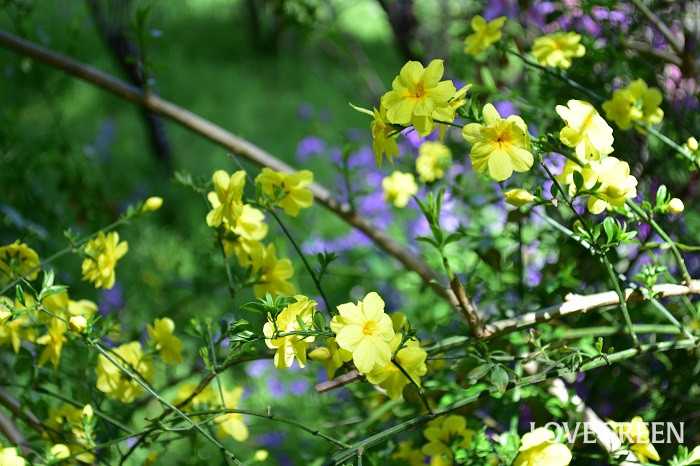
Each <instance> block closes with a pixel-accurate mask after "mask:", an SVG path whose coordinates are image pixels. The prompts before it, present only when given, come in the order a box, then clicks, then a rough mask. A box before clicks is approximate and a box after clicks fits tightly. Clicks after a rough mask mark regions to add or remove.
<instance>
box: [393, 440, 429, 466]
mask: <svg viewBox="0 0 700 466" xmlns="http://www.w3.org/2000/svg"><path fill="white" fill-rule="evenodd" d="M391 459H393V460H403V463H402V464H407V465H408V466H421V465H422V464H423V463H424V462H425V455H424V454H423V453H421V451H420V450H419V449H418V448H414V447H413V444H412V443H411V442H409V441H407V440H404V441H403V442H399V444H398V446H397V448H396V451H395V452H394V453H392V455H391Z"/></svg>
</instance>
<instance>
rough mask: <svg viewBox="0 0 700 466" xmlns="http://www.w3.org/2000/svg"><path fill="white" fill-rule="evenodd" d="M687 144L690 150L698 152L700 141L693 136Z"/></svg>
mask: <svg viewBox="0 0 700 466" xmlns="http://www.w3.org/2000/svg"><path fill="white" fill-rule="evenodd" d="M685 144H686V145H687V146H688V149H690V150H692V151H696V150H698V140H697V139H695V138H694V137H692V136H691V137H689V138H688V141H687V142H686V143H685Z"/></svg>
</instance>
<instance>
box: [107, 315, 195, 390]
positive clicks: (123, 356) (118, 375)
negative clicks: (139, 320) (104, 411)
mask: <svg viewBox="0 0 700 466" xmlns="http://www.w3.org/2000/svg"><path fill="white" fill-rule="evenodd" d="M147 330H148V335H149V336H150V338H151V342H152V348H153V351H157V352H158V354H159V355H160V358H161V359H162V360H163V362H165V363H166V364H169V365H170V366H173V367H175V365H177V364H180V363H181V362H182V354H181V353H182V342H181V341H180V339H179V338H177V337H176V336H175V335H174V334H173V333H174V331H175V323H174V322H173V321H172V320H171V319H170V318H168V317H164V318H162V319H155V320H154V321H153V325H150V324H149V325H148V326H147ZM153 351H144V349H143V348H142V346H141V343H140V342H138V341H132V342H129V343H124V344H122V345H120V346H118V347H116V348H114V349H113V350H112V352H113V353H114V354H115V355H116V356H117V357H116V358H115V359H116V360H117V362H119V363H120V364H122V365H124V367H126V368H127V369H129V370H130V371H132V372H133V373H134V375H135V376H136V377H138V378H139V379H140V380H141V381H142V382H147V383H151V382H152V381H153V375H154V374H155V366H154V365H153V358H152V353H153ZM95 373H96V374H97V389H98V390H100V391H101V392H103V393H104V394H105V395H107V398H109V399H112V400H119V401H121V402H122V403H131V402H133V401H134V400H135V399H136V398H138V397H139V396H141V395H142V394H143V388H142V387H141V385H139V383H138V382H137V381H135V380H132V379H131V378H129V377H128V376H127V375H126V374H124V373H123V372H122V370H121V369H120V368H119V367H117V366H116V365H115V364H114V363H113V362H112V361H110V360H109V359H108V358H107V357H106V356H104V355H100V356H99V357H98V358H97V367H96V368H95Z"/></svg>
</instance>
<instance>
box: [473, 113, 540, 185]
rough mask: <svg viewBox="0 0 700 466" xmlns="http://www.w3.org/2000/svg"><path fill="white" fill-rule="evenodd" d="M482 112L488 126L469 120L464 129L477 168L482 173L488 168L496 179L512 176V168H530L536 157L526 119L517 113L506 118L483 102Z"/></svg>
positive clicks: (525, 169)
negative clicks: (532, 149) (531, 149)
mask: <svg viewBox="0 0 700 466" xmlns="http://www.w3.org/2000/svg"><path fill="white" fill-rule="evenodd" d="M483 114H484V122H485V123H486V124H485V125H480V124H478V123H469V124H468V125H466V126H465V127H464V128H463V129H462V136H464V139H466V140H467V142H470V143H472V144H473V146H472V148H471V152H469V157H470V158H471V160H472V167H473V168H474V171H475V172H477V173H481V172H483V171H484V170H486V168H487V167H488V169H489V174H490V175H491V177H493V178H494V179H495V180H496V181H503V180H505V179H507V178H509V177H510V176H511V175H512V174H513V171H516V172H526V171H528V170H529V169H530V167H532V163H533V162H534V158H533V156H532V154H531V153H530V135H529V134H528V132H527V126H526V125H525V122H524V121H523V119H522V118H520V117H519V116H517V115H511V116H509V117H508V118H507V119H503V118H501V116H500V115H499V114H498V111H497V110H496V107H494V106H493V105H491V104H486V105H484V112H483Z"/></svg>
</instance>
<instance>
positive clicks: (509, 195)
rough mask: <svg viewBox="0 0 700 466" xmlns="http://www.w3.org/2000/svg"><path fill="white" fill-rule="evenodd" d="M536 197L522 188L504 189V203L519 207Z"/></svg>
mask: <svg viewBox="0 0 700 466" xmlns="http://www.w3.org/2000/svg"><path fill="white" fill-rule="evenodd" d="M535 199H536V198H535V196H533V195H532V194H530V193H529V192H527V191H526V190H524V189H521V188H517V189H511V190H510V191H506V203H507V204H510V205H513V206H515V207H520V206H523V205H525V204H528V203H530V202H532V201H534V200H535Z"/></svg>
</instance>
